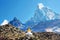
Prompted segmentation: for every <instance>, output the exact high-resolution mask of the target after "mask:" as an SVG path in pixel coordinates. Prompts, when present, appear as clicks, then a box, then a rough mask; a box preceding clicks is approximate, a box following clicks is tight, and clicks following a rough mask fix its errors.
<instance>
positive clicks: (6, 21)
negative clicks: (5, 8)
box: [1, 20, 9, 26]
mask: <svg viewBox="0 0 60 40" xmlns="http://www.w3.org/2000/svg"><path fill="white" fill-rule="evenodd" d="M8 23H9V22H8V20H4V21H3V22H2V23H1V26H2V25H6V24H8Z"/></svg>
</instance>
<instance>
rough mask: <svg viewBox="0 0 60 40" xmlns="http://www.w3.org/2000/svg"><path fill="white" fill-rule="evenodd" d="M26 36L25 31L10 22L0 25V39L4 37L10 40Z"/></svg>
mask: <svg viewBox="0 0 60 40" xmlns="http://www.w3.org/2000/svg"><path fill="white" fill-rule="evenodd" d="M24 36H25V32H23V31H21V30H20V29H19V28H16V27H14V26H12V25H10V24H7V25H4V26H0V38H1V39H0V40H2V38H4V39H6V38H7V40H9V39H13V40H15V38H17V39H19V38H20V37H24Z"/></svg>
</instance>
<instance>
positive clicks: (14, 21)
mask: <svg viewBox="0 0 60 40" xmlns="http://www.w3.org/2000/svg"><path fill="white" fill-rule="evenodd" d="M9 24H11V25H13V26H15V27H17V28H21V29H22V28H23V27H24V25H23V24H22V23H21V21H19V20H18V19H17V18H16V17H14V19H13V20H12V21H10V22H9Z"/></svg>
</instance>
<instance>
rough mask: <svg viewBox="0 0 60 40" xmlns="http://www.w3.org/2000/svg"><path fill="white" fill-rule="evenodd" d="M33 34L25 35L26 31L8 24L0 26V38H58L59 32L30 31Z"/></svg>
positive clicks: (22, 39)
mask: <svg viewBox="0 0 60 40" xmlns="http://www.w3.org/2000/svg"><path fill="white" fill-rule="evenodd" d="M32 33H33V36H27V35H26V32H24V31H22V30H20V29H19V28H16V27H14V26H12V25H10V24H7V25H4V26H0V40H60V34H57V33H53V32H32Z"/></svg>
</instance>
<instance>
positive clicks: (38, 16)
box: [26, 3, 60, 27]
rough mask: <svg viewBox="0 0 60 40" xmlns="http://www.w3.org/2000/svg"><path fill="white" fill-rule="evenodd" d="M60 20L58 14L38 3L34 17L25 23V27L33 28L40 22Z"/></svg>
mask: <svg viewBox="0 0 60 40" xmlns="http://www.w3.org/2000/svg"><path fill="white" fill-rule="evenodd" d="M56 19H60V14H57V13H55V12H54V11H53V10H51V9H50V8H48V7H46V6H44V5H43V4H42V3H39V4H38V6H37V9H36V10H35V13H34V16H33V17H32V18H31V19H30V20H28V21H27V22H26V25H27V26H31V27H33V26H35V25H37V24H38V23H39V22H41V21H49V20H56Z"/></svg>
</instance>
